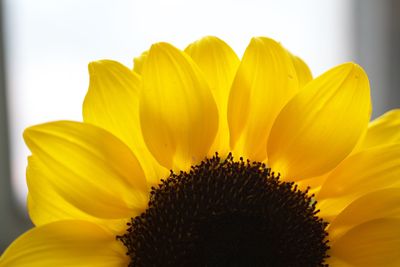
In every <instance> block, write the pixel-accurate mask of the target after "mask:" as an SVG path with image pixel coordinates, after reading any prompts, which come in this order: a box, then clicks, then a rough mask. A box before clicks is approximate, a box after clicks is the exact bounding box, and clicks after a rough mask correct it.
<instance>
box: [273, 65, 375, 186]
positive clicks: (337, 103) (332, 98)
mask: <svg viewBox="0 0 400 267" xmlns="http://www.w3.org/2000/svg"><path fill="white" fill-rule="evenodd" d="M370 114H371V102H370V91H369V83H368V78H367V75H366V74H365V72H364V71H363V70H362V69H361V68H360V67H359V66H358V65H355V64H352V63H347V64H343V65H340V66H338V67H336V68H333V69H331V70H330V71H328V72H326V73H325V74H323V75H321V76H320V77H318V78H317V79H315V80H313V81H311V82H310V83H308V84H307V85H306V87H304V88H303V89H302V90H301V91H300V92H299V94H297V95H296V96H295V97H294V98H293V99H292V100H291V101H290V102H289V103H288V104H287V105H286V106H285V107H284V108H283V110H282V111H281V113H280V114H279V116H278V117H277V118H276V120H275V123H274V125H273V127H272V129H271V134H270V138H269V142H268V158H269V164H270V165H271V167H272V169H273V170H275V171H277V172H280V173H281V174H282V175H283V176H284V177H289V178H290V179H304V178H308V177H313V176H319V175H322V174H324V173H326V172H328V171H329V170H331V169H333V168H334V167H335V166H336V165H337V164H338V163H339V162H341V161H342V160H343V159H344V158H345V157H346V156H347V155H348V154H349V153H350V152H351V151H352V149H353V148H354V146H355V144H356V143H357V141H358V139H359V138H360V135H361V134H362V133H363V131H364V130H365V128H366V127H367V125H368V121H369V118H370Z"/></svg>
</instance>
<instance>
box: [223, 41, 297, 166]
mask: <svg viewBox="0 0 400 267" xmlns="http://www.w3.org/2000/svg"><path fill="white" fill-rule="evenodd" d="M297 91H298V81H297V76H296V70H295V68H294V66H293V62H292V59H291V57H290V55H289V53H288V52H287V51H286V50H285V49H284V48H283V47H282V46H281V45H280V44H279V43H277V42H275V41H273V40H271V39H268V38H263V37H260V38H253V39H252V40H251V42H250V44H249V46H248V47H247V49H246V51H245V53H244V56H243V59H242V62H241V64H240V66H239V69H238V72H237V74H236V77H235V79H234V82H233V85H232V89H231V93H230V96H229V102H228V123H229V130H230V134H231V139H230V143H231V147H232V148H233V150H234V154H235V155H237V156H244V157H246V158H249V159H251V160H258V161H262V160H264V159H265V157H266V156H267V155H266V144H267V139H268V135H269V132H270V129H271V127H272V123H273V122H274V120H275V118H276V116H277V115H278V113H279V111H280V110H281V109H282V107H283V106H284V105H285V104H286V103H287V101H288V100H289V99H290V98H291V97H292V96H293V95H294V94H296V93H297Z"/></svg>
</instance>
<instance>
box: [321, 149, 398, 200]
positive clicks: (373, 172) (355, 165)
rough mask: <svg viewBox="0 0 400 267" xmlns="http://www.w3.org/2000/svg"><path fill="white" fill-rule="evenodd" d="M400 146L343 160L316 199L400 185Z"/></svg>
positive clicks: (368, 151) (358, 154)
mask: <svg viewBox="0 0 400 267" xmlns="http://www.w3.org/2000/svg"><path fill="white" fill-rule="evenodd" d="M399 177H400V144H399V145H388V146H385V147H375V148H371V149H368V150H364V151H361V152H359V153H357V154H354V155H352V156H350V157H349V158H347V159H345V160H344V161H343V162H342V163H340V165H338V166H337V168H336V169H335V170H334V171H332V172H331V173H330V174H329V176H328V177H327V179H326V181H325V183H324V184H323V185H322V188H321V190H320V192H319V194H318V196H317V197H318V199H319V200H324V199H326V198H338V197H341V196H345V195H354V194H356V195H358V196H360V195H363V194H365V193H368V192H371V191H374V190H378V189H383V188H386V187H389V186H394V185H396V184H400V180H399Z"/></svg>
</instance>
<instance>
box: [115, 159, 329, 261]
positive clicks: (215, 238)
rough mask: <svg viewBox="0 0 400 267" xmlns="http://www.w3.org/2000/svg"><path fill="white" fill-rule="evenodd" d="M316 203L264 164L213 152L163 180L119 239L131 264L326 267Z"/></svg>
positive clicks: (322, 229) (322, 226)
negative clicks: (143, 210) (206, 157)
mask: <svg viewBox="0 0 400 267" xmlns="http://www.w3.org/2000/svg"><path fill="white" fill-rule="evenodd" d="M315 204H316V203H315V201H313V199H312V196H309V195H308V192H307V191H305V192H302V191H300V190H299V189H298V188H297V186H296V185H294V183H288V182H282V181H280V180H279V175H275V174H274V173H273V172H271V169H269V168H267V167H266V166H265V164H263V163H260V162H250V161H244V160H243V159H240V161H234V159H233V157H232V156H231V155H229V156H228V157H227V158H226V159H221V158H220V157H219V156H218V154H216V155H215V156H214V157H212V158H210V159H206V160H204V161H202V162H201V163H200V164H199V165H196V166H192V168H191V170H190V172H180V173H179V174H175V173H173V172H171V174H170V176H169V177H168V178H167V179H165V180H161V183H160V184H159V185H158V187H157V188H152V191H151V196H150V201H149V205H148V208H147V210H146V211H145V212H143V213H142V214H141V215H140V216H137V217H135V218H132V219H131V222H130V223H129V224H128V226H129V228H128V230H127V232H126V233H125V234H124V235H122V236H118V237H117V239H119V240H120V241H122V243H123V244H124V245H125V246H126V247H127V250H128V252H127V254H128V255H129V256H130V257H131V262H130V264H129V266H326V265H325V264H324V260H325V259H326V257H327V250H328V249H329V246H328V241H327V232H326V231H325V228H326V226H327V223H326V222H324V221H323V220H322V219H320V218H318V217H317V216H316V214H317V213H318V211H316V210H315Z"/></svg>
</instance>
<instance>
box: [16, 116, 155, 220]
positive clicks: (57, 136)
mask: <svg viewBox="0 0 400 267" xmlns="http://www.w3.org/2000/svg"><path fill="white" fill-rule="evenodd" d="M24 138H25V142H26V143H27V145H28V147H29V149H30V150H31V151H32V155H33V156H32V157H34V158H38V159H39V160H40V161H41V162H43V163H45V164H46V167H47V169H45V170H44V169H41V170H40V172H44V173H40V174H43V175H40V176H39V175H37V174H35V171H37V170H36V169H35V167H34V166H32V168H29V167H28V170H29V172H30V173H29V174H28V175H29V177H30V178H29V179H30V181H29V184H30V185H31V186H33V187H38V188H31V190H32V193H33V192H34V191H37V190H40V188H41V186H42V184H44V185H43V186H45V187H46V186H52V187H53V188H54V190H56V192H57V193H58V194H59V195H60V196H61V197H62V198H64V199H65V200H67V201H68V202H69V203H71V204H72V205H73V206H75V207H77V208H79V209H80V210H82V211H83V212H85V213H87V214H90V215H92V216H95V217H98V218H105V219H120V218H129V217H131V216H132V215H135V214H137V213H138V212H141V211H143V209H145V208H146V206H147V198H148V189H147V184H146V180H145V177H144V174H143V171H142V169H141V167H140V165H139V163H138V161H137V159H136V158H135V156H134V155H133V154H132V152H131V151H130V150H129V148H128V147H127V146H125V145H124V144H123V143H122V142H121V141H119V140H118V139H117V138H115V137H114V136H113V135H111V134H110V133H108V132H106V131H104V130H102V129H101V128H97V127H95V126H93V125H89V124H84V123H78V122H68V121H60V122H53V123H47V124H42V125H38V126H33V127H30V128H28V129H26V130H25V133H24ZM46 183H48V185H46ZM35 196H36V195H35V194H31V197H32V198H35ZM37 196H39V195H37ZM33 200H34V201H36V200H35V199H33ZM38 201H39V200H38Z"/></svg>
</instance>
